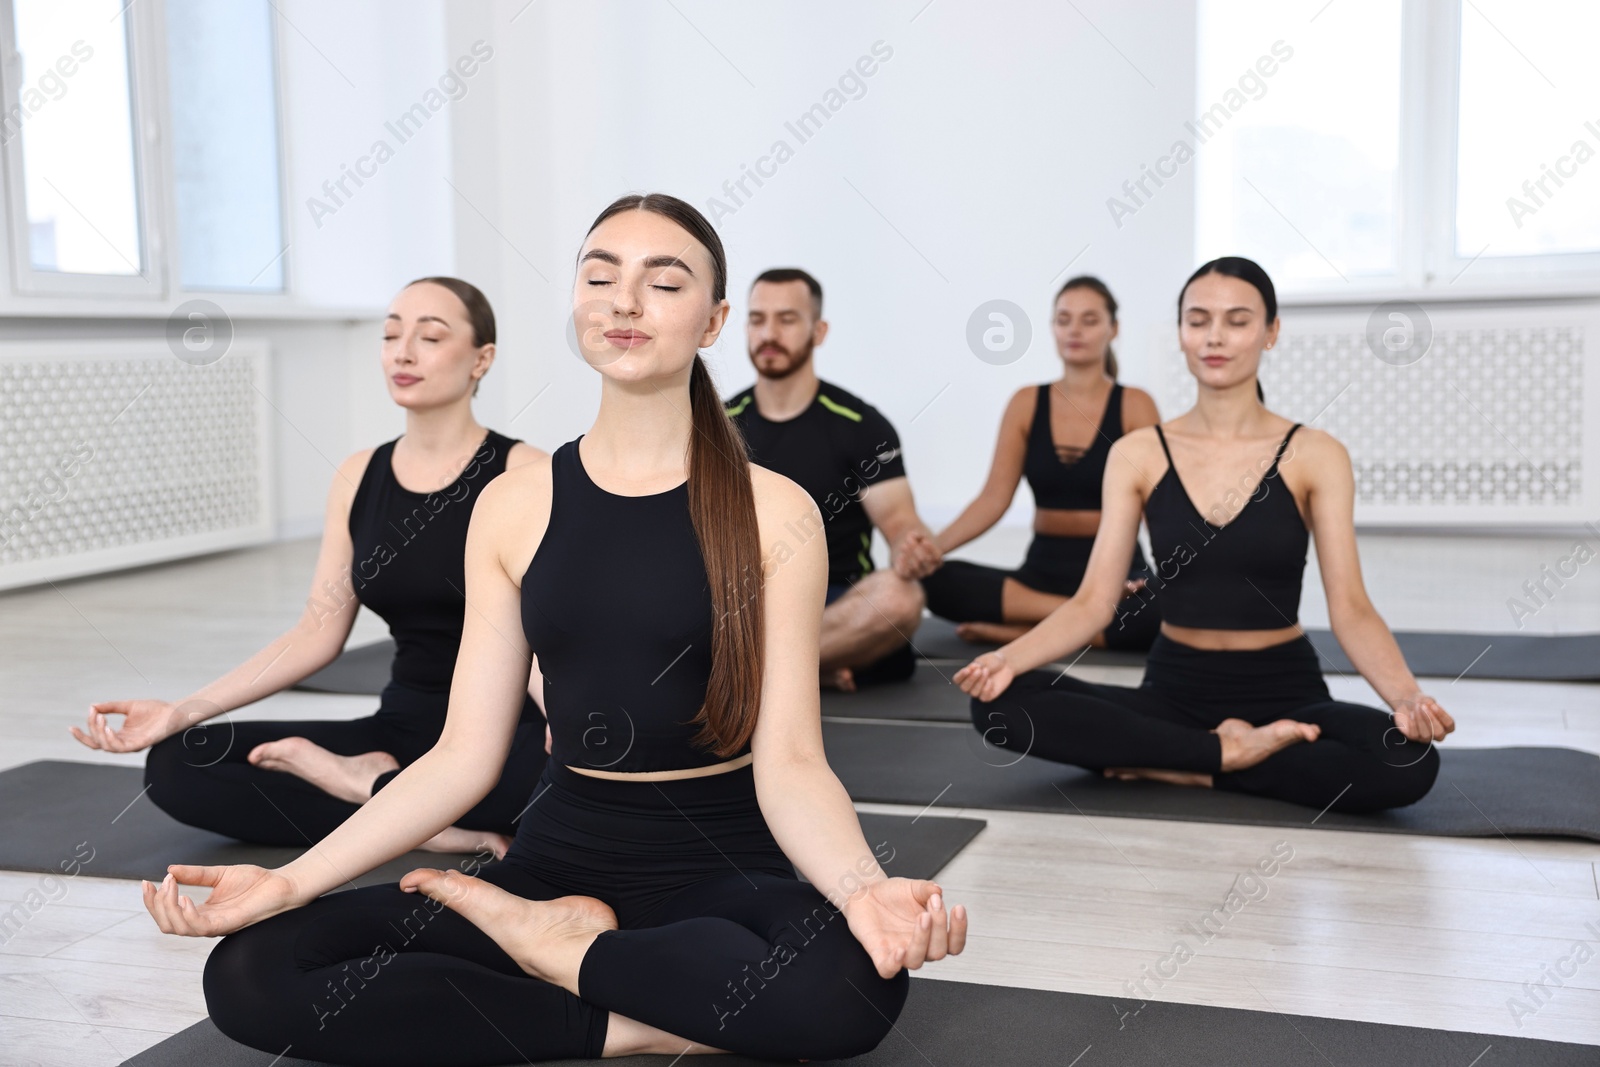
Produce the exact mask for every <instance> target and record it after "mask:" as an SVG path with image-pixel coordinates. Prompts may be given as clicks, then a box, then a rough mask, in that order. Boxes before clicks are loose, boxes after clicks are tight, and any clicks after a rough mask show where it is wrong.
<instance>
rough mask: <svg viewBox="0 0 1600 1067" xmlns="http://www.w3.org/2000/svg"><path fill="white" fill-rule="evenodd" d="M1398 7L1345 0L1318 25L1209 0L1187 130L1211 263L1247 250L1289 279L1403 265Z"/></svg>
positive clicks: (1278, 9) (1271, 6) (1203, 9)
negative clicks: (1399, 251)
mask: <svg viewBox="0 0 1600 1067" xmlns="http://www.w3.org/2000/svg"><path fill="white" fill-rule="evenodd" d="M1400 8H1401V5H1400V4H1398V3H1395V2H1393V0H1340V2H1339V3H1336V4H1331V5H1328V6H1327V7H1325V8H1323V9H1322V10H1321V11H1320V12H1319V13H1318V14H1317V17H1316V18H1315V20H1313V21H1309V22H1308V21H1307V18H1306V13H1305V9H1304V7H1303V5H1297V4H1285V3H1283V2H1282V0H1201V3H1200V8H1199V31H1200V54H1199V95H1198V99H1197V101H1196V105H1195V110H1196V113H1197V116H1198V117H1197V118H1196V119H1195V121H1194V122H1193V123H1191V124H1190V127H1189V128H1187V129H1186V130H1185V135H1184V138H1183V140H1185V141H1186V142H1187V143H1188V144H1190V145H1191V146H1192V147H1193V151H1194V153H1195V163H1194V166H1195V168H1196V171H1195V180H1196V189H1195V196H1196V205H1195V206H1196V216H1197V222H1196V233H1195V239H1196V245H1197V249H1198V252H1199V258H1200V259H1201V260H1206V259H1211V258H1213V257H1215V256H1221V255H1241V256H1248V257H1250V258H1251V259H1254V260H1257V261H1258V262H1260V263H1261V265H1262V266H1264V267H1266V268H1267V270H1268V271H1269V272H1270V273H1271V274H1272V276H1273V277H1274V278H1275V279H1277V280H1278V282H1279V284H1285V283H1290V284H1292V283H1294V282H1309V281H1321V280H1326V279H1338V278H1339V277H1341V276H1343V277H1346V278H1349V277H1353V276H1356V275H1375V274H1389V273H1392V272H1393V271H1394V269H1395V258H1396V254H1395V247H1396V244H1397V241H1398V234H1397V232H1396V215H1397V212H1396V198H1397V195H1398V163H1399V145H1400ZM1353 57H1354V58H1353ZM1353 67H1359V71H1357V70H1353V69H1352V68H1353Z"/></svg>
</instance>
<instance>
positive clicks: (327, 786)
mask: <svg viewBox="0 0 1600 1067" xmlns="http://www.w3.org/2000/svg"><path fill="white" fill-rule="evenodd" d="M249 758H250V762H251V763H253V764H255V765H256V766H257V767H264V768H266V769H267V770H269V771H283V772H285V773H287V774H292V775H294V776H295V777H297V778H304V779H305V780H306V781H308V782H310V783H311V784H312V785H314V786H316V787H317V788H318V789H321V790H322V791H323V792H324V793H328V794H330V795H332V796H336V797H338V798H339V799H340V800H343V801H346V802H348V803H350V804H365V803H366V802H367V801H369V800H371V799H372V783H373V782H375V781H376V780H377V778H378V776H379V775H380V774H384V773H387V772H388V771H397V770H399V769H400V761H399V760H397V759H395V758H394V757H393V756H391V755H389V753H387V752H363V753H362V754H361V755H359V756H339V755H335V754H334V753H332V752H329V751H328V750H327V749H325V748H323V747H322V746H321V745H319V744H317V743H316V742H315V741H312V740H310V739H308V738H304V737H283V738H279V739H278V740H276V741H267V742H264V743H262V744H259V745H257V746H256V747H255V748H253V749H251V750H250V757H249Z"/></svg>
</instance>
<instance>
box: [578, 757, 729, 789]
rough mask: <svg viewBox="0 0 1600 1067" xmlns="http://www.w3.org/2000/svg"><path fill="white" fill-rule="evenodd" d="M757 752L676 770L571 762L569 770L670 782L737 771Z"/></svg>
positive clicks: (606, 776) (619, 779) (629, 779)
mask: <svg viewBox="0 0 1600 1067" xmlns="http://www.w3.org/2000/svg"><path fill="white" fill-rule="evenodd" d="M755 758H756V757H755V753H753V752H746V753H745V754H744V755H742V756H735V757H734V758H733V759H731V760H727V761H725V762H723V763H713V764H711V765H710V766H708V767H683V768H680V769H679V770H675V771H596V770H585V769H584V768H582V767H574V766H571V765H570V764H569V765H568V766H567V770H569V771H575V772H576V773H578V774H587V775H588V776H589V777H591V778H613V779H616V780H618V781H628V782H670V781H672V780H674V779H677V778H706V777H709V776H710V775H713V774H726V773H727V772H728V771H736V770H738V769H739V768H740V767H744V766H748V765H749V763H750V761H751V760H753V759H755Z"/></svg>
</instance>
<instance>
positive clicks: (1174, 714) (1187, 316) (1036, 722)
mask: <svg viewBox="0 0 1600 1067" xmlns="http://www.w3.org/2000/svg"><path fill="white" fill-rule="evenodd" d="M1178 323H1179V328H1180V340H1181V343H1182V346H1183V352H1184V356H1185V358H1186V359H1187V361H1188V366H1189V371H1190V373H1192V374H1193V375H1194V376H1195V379H1196V381H1197V382H1198V383H1199V398H1198V400H1197V402H1196V403H1195V406H1194V407H1193V408H1191V409H1190V410H1189V411H1187V412H1185V413H1184V414H1182V415H1180V416H1179V417H1177V418H1176V419H1173V420H1172V421H1171V422H1169V423H1165V424H1159V423H1158V424H1157V425H1155V426H1153V427H1150V428H1148V429H1143V430H1136V431H1135V432H1133V433H1130V434H1128V435H1127V436H1125V437H1123V438H1122V439H1121V440H1120V441H1118V442H1117V443H1116V444H1115V445H1113V446H1112V449H1111V461H1110V462H1108V463H1107V466H1106V480H1105V490H1104V503H1103V510H1102V512H1101V520H1100V532H1099V534H1098V535H1097V536H1096V538H1095V543H1094V549H1093V550H1092V552H1091V553H1090V555H1089V565H1088V570H1087V572H1086V574H1085V575H1084V580H1083V584H1082V585H1081V586H1079V588H1078V591H1077V593H1076V594H1074V595H1073V597H1072V599H1071V600H1068V601H1067V602H1066V603H1064V604H1062V605H1061V606H1060V607H1059V608H1057V609H1056V610H1055V611H1054V612H1052V613H1051V614H1050V616H1049V617H1048V618H1046V619H1045V620H1044V621H1042V622H1040V623H1039V624H1038V625H1037V626H1035V627H1033V628H1032V629H1031V630H1029V631H1028V632H1027V633H1025V634H1023V635H1022V636H1021V637H1018V638H1017V639H1016V640H1014V641H1012V642H1010V643H1009V644H1007V645H1005V646H1003V647H1002V648H1000V649H998V650H996V651H994V652H989V653H985V654H984V655H982V656H979V657H977V658H976V659H974V660H973V661H972V662H971V663H969V664H967V665H966V666H965V667H963V668H961V670H959V671H957V672H956V674H955V678H954V680H955V682H956V684H957V685H959V686H960V687H961V688H962V690H963V691H965V692H967V693H970V694H971V695H972V720H973V723H974V725H975V726H976V727H977V728H978V729H979V730H980V731H982V732H983V735H984V738H985V740H986V741H988V742H989V743H990V744H993V745H996V746H998V747H1001V748H1006V749H1010V750H1014V751H1017V752H1022V753H1027V754H1029V755H1033V756H1039V757H1041V758H1043V759H1049V760H1055V761H1057V762H1061V763H1070V764H1074V765H1076V766H1079V767H1085V768H1088V769H1090V770H1095V771H1103V772H1104V773H1105V774H1107V775H1115V776H1117V777H1121V778H1134V777H1144V778H1155V779H1160V780H1162V781H1168V782H1174V783H1177V784H1181V785H1191V786H1204V787H1210V788H1215V789H1229V790H1234V791H1236V792H1241V793H1253V794H1257V795H1260V796H1269V797H1277V798H1279V799H1282V800H1289V801H1293V802H1295V803H1297V804H1304V805H1307V806H1309V807H1311V808H1332V809H1333V810H1335V811H1352V812H1361V811H1376V810H1381V809H1384V808H1393V807H1400V806H1402V805H1406V804H1411V803H1414V802H1415V801H1417V800H1419V799H1420V798H1421V797H1422V796H1423V795H1424V794H1426V793H1427V792H1428V790H1429V788H1431V787H1432V785H1433V781H1434V778H1435V776H1436V775H1437V774H1438V770H1439V754H1438V753H1437V752H1436V751H1435V750H1434V748H1433V743H1434V742H1435V741H1439V740H1442V739H1443V738H1444V737H1445V735H1447V734H1448V733H1450V731H1451V730H1453V729H1455V722H1454V720H1453V719H1451V717H1450V715H1449V714H1448V713H1447V712H1446V711H1445V710H1444V708H1442V707H1440V706H1439V703H1438V701H1436V700H1434V699H1433V698H1432V697H1431V696H1428V695H1427V694H1425V693H1423V692H1422V691H1421V689H1420V688H1419V687H1418V686H1417V680H1416V678H1414V677H1413V676H1412V674H1411V671H1410V670H1408V669H1407V667H1406V663H1405V660H1404V658H1403V657H1402V656H1401V654H1400V649H1399V647H1398V646H1397V645H1396V644H1395V640H1394V635H1393V634H1391V633H1390V632H1389V628H1388V627H1387V626H1385V625H1384V622H1383V620H1382V619H1381V618H1379V616H1378V613H1377V611H1376V610H1375V609H1374V608H1373V606H1372V602H1371V601H1370V600H1369V599H1368V598H1367V593H1366V589H1365V587H1364V586H1363V584H1362V581H1361V567H1360V562H1359V560H1358V559H1357V555H1356V536H1355V526H1354V523H1353V520H1352V517H1351V516H1352V508H1353V504H1354V499H1355V478H1354V475H1353V473H1352V471H1351V466H1350V456H1349V453H1347V452H1346V451H1345V449H1344V446H1342V445H1341V444H1339V442H1338V441H1336V440H1334V439H1333V438H1332V437H1330V436H1329V435H1328V434H1326V433H1323V432H1322V431H1321V430H1315V429H1312V428H1310V427H1307V426H1302V425H1300V424H1299V423H1291V422H1290V421H1289V420H1288V419H1286V418H1284V417H1283V416H1281V415H1276V414H1274V413H1273V412H1271V411H1269V410H1267V408H1266V407H1265V405H1264V402H1263V401H1264V398H1263V396H1262V392H1261V387H1260V385H1259V384H1258V383H1257V381H1256V369H1257V367H1258V366H1259V365H1260V362H1261V353H1262V351H1263V350H1264V349H1268V348H1271V347H1272V345H1273V343H1274V342H1275V341H1276V340H1277V337H1278V329H1279V321H1278V306H1277V296H1276V293H1275V292H1274V290H1273V286H1272V281H1271V279H1270V278H1268V277H1267V274H1266V272H1265V271H1263V270H1262V269H1261V268H1260V267H1259V266H1257V265H1256V264H1255V263H1253V262H1251V261H1250V260H1248V259H1241V258H1237V257H1229V258H1225V259H1218V260H1213V261H1212V262H1210V263H1207V264H1205V265H1204V266H1203V267H1201V268H1200V269H1199V270H1197V271H1196V272H1195V273H1194V275H1193V276H1192V277H1191V278H1190V279H1189V281H1188V282H1187V283H1186V284H1185V285H1184V287H1183V291H1182V292H1181V293H1180V294H1179V297H1178ZM1202 509H1203V510H1202ZM1141 511H1142V512H1143V515H1144V520H1145V522H1146V523H1147V524H1148V525H1149V529H1150V544H1151V548H1152V551H1153V555H1154V560H1153V573H1152V574H1151V576H1150V578H1149V586H1150V588H1151V589H1152V590H1153V591H1154V593H1155V595H1156V596H1157V597H1159V598H1160V603H1161V619H1162V622H1161V633H1160V636H1158V637H1157V638H1156V640H1155V643H1154V645H1153V646H1152V647H1151V649H1150V656H1149V660H1148V663H1147V666H1146V668H1145V676H1144V683H1143V685H1141V686H1140V687H1139V688H1137V689H1135V688H1129V687H1127V686H1115V685H1095V684H1091V683H1088V682H1084V681H1080V680H1078V679H1076V678H1070V677H1067V676H1066V675H1065V674H1061V673H1057V672H1056V671H1044V670H1038V669H1036V668H1038V667H1039V666H1040V665H1042V664H1045V663H1049V662H1051V661H1052V660H1054V659H1056V658H1057V657H1058V656H1061V655H1063V654H1068V653H1070V652H1072V651H1075V650H1076V649H1079V648H1082V647H1083V645H1084V644H1085V643H1086V642H1087V641H1088V639H1089V637H1090V635H1092V634H1094V633H1096V632H1098V631H1099V630H1101V629H1103V628H1104V627H1105V625H1106V623H1107V622H1108V621H1109V620H1110V619H1111V617H1112V614H1113V612H1114V611H1115V610H1116V609H1117V605H1118V603H1119V601H1120V600H1121V598H1122V592H1123V589H1122V583H1123V581H1124V577H1125V575H1126V574H1127V568H1128V560H1129V559H1130V557H1131V556H1132V553H1133V547H1134V537H1135V534H1136V533H1137V531H1138V528H1139V517H1140V513H1141ZM1312 536H1315V537H1316V542H1317V562H1318V564H1319V566H1320V567H1321V570H1322V582H1323V586H1324V588H1325V590H1326V591H1327V598H1328V615H1329V620H1330V621H1331V622H1332V624H1333V632H1334V636H1335V637H1337V638H1338V640H1339V644H1340V646H1341V647H1342V648H1343V649H1344V650H1345V653H1346V654H1347V655H1348V656H1349V657H1350V660H1351V662H1352V663H1354V664H1355V665H1356V668H1357V669H1358V670H1359V671H1360V672H1361V674H1362V676H1363V677H1364V678H1366V679H1367V681H1368V682H1370V683H1371V685H1372V687H1373V688H1374V689H1376V690H1377V691H1378V694H1379V695H1380V696H1381V697H1382V698H1383V699H1384V701H1385V702H1386V703H1388V705H1389V707H1390V708H1391V709H1392V713H1385V712H1382V711H1380V710H1378V709H1377V708H1371V707H1366V706H1363V705H1359V704H1351V703H1346V702H1344V701H1336V700H1334V699H1332V697H1331V696H1330V695H1329V693H1328V688H1327V685H1326V684H1325V683H1324V682H1323V680H1322V673H1321V671H1320V669H1319V666H1318V659H1317V653H1316V650H1315V649H1314V648H1312V647H1311V643H1310V642H1309V641H1308V640H1307V639H1306V636H1305V634H1304V632H1303V631H1302V630H1301V628H1300V625H1299V622H1298V621H1297V619H1298V614H1299V607H1300V583H1301V577H1302V573H1303V571H1304V569H1305V562H1306V548H1307V545H1308V543H1309V540H1310V538H1311V537H1312Z"/></svg>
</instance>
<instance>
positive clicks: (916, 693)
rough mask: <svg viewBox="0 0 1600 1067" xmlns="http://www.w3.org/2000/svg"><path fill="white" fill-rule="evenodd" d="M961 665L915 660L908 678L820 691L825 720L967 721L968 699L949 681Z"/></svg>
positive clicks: (968, 715)
mask: <svg viewBox="0 0 1600 1067" xmlns="http://www.w3.org/2000/svg"><path fill="white" fill-rule="evenodd" d="M960 667H961V665H960V664H954V663H928V662H926V661H924V662H921V663H918V664H917V669H916V670H915V671H914V672H912V675H911V677H910V678H908V679H907V680H905V681H903V682H888V683H885V684H883V685H874V686H871V687H869V688H866V689H858V690H857V691H855V692H854V693H842V692H840V691H839V690H837V689H824V690H823V691H822V717H823V718H824V719H830V718H832V719H894V720H896V721H904V722H965V723H970V722H971V721H972V716H971V715H970V714H969V713H968V711H967V707H968V700H969V698H968V697H967V695H966V694H965V693H963V692H962V691H961V690H960V689H958V688H956V687H955V686H954V685H953V684H951V682H950V678H951V676H952V675H954V674H955V673H956V671H957V670H959V669H960Z"/></svg>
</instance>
